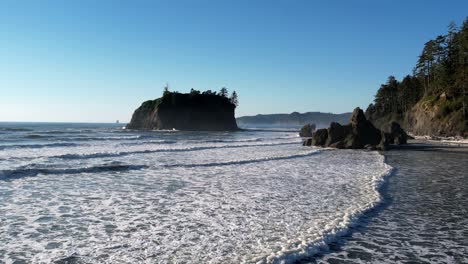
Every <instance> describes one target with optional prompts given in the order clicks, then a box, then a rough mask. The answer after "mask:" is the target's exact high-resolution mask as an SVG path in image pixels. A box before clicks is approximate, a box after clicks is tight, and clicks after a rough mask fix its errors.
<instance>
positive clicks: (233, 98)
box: [163, 84, 239, 107]
mask: <svg viewBox="0 0 468 264" xmlns="http://www.w3.org/2000/svg"><path fill="white" fill-rule="evenodd" d="M171 93H177V92H171V91H169V85H168V84H166V86H164V91H163V96H166V95H169V94H171ZM200 94H202V95H216V96H221V97H224V98H227V99H229V102H231V103H232V104H234V105H235V106H236V107H237V106H238V105H239V98H238V96H237V92H236V91H233V92H232V93H231V95H229V92H228V89H227V88H226V87H223V88H221V89H220V90H219V92H216V91H212V90H206V91H204V92H200V91H199V90H195V89H193V88H192V89H190V95H191V96H194V95H200Z"/></svg>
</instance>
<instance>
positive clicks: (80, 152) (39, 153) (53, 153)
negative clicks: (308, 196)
mask: <svg viewBox="0 0 468 264" xmlns="http://www.w3.org/2000/svg"><path fill="white" fill-rule="evenodd" d="M287 144H299V143H298V142H296V141H276V142H265V143H254V144H209V145H207V144H200V145H198V144H192V145H191V146H189V147H177V146H175V144H172V145H171V147H167V145H165V144H162V145H156V146H153V147H150V148H148V145H144V144H142V145H135V146H128V147H122V146H116V145H103V146H102V145H91V146H86V147H85V146H83V147H79V146H77V147H73V148H72V149H71V150H72V151H70V148H43V149H27V150H24V149H23V150H18V149H14V150H9V151H0V158H3V159H5V160H6V159H17V158H38V157H50V158H62V157H64V158H80V157H83V158H88V157H89V158H93V157H94V156H95V157H100V156H118V155H128V154H132V152H135V154H138V152H140V153H147V152H152V151H153V152H165V151H166V152H171V151H197V150H204V149H210V148H242V147H257V146H258V147H262V146H279V145H287ZM150 146H151V145H150ZM110 150H111V151H110ZM117 150H124V151H117Z"/></svg>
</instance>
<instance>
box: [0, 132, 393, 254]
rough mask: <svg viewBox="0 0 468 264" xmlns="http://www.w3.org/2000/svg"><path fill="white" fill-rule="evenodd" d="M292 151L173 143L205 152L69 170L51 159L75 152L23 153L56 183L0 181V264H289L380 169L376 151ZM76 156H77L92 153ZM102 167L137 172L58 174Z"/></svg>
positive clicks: (375, 180)
mask: <svg viewBox="0 0 468 264" xmlns="http://www.w3.org/2000/svg"><path fill="white" fill-rule="evenodd" d="M257 136H258V135H257ZM239 140H242V138H240V139H239ZM296 140H297V138H296ZM293 142H294V141H292V140H291V139H288V140H285V139H274V140H273V139H270V141H268V140H267V141H263V140H262V142H240V143H239V142H233V143H230V144H213V145H211V144H212V143H209V144H207V143H201V144H197V143H195V142H193V143H187V142H183V143H181V144H179V143H178V144H179V145H178V144H176V146H175V148H182V147H185V148H195V147H208V148H204V149H197V150H194V151H176V152H148V153H133V154H129V155H126V156H115V157H95V158H92V159H70V160H66V159H54V158H52V159H51V158H50V156H53V155H57V154H59V153H71V152H73V151H76V147H74V148H73V151H72V150H71V149H70V148H68V149H66V148H64V149H63V150H61V151H58V150H57V149H55V148H54V149H46V148H43V149H40V150H39V151H35V152H33V153H34V154H37V155H43V156H45V157H43V158H39V159H37V158H33V157H32V156H31V153H26V154H24V155H23V158H24V159H25V160H24V161H23V160H21V161H22V162H24V164H23V165H24V166H32V164H33V163H34V164H36V165H34V167H39V168H40V167H41V166H50V167H52V168H64V169H63V172H64V173H63V174H60V175H58V174H54V175H50V174H39V175H37V176H36V177H24V178H18V179H15V180H13V181H8V182H0V197H2V199H0V221H1V222H0V245H2V246H0V249H2V250H4V251H5V252H6V253H4V254H3V253H1V251H0V261H2V260H3V261H4V262H7V263H8V262H13V259H15V258H20V259H21V257H18V256H16V257H15V253H17V252H23V254H24V259H26V260H27V261H28V262H51V261H56V260H61V259H62V260H63V259H64V258H67V257H78V258H81V259H82V260H84V261H85V262H92V263H115V262H117V263H136V262H142V261H146V262H150V263H154V262H158V263H167V262H190V263H193V262H196V263H251V262H260V263H282V262H285V263H288V262H293V261H295V260H297V259H301V258H303V257H305V256H309V255H312V254H314V253H316V252H318V251H319V250H321V249H323V248H326V245H327V243H329V242H330V241H332V240H334V239H335V238H336V237H337V236H339V235H342V234H344V233H346V232H347V230H348V228H349V226H350V225H352V224H353V222H355V221H357V220H358V219H359V216H360V215H361V214H362V213H363V212H365V211H366V210H369V209H371V208H373V207H374V206H375V205H376V204H377V203H379V201H380V199H381V197H380V195H379V193H378V188H379V185H380V184H381V182H382V181H383V177H384V175H387V174H388V173H389V170H390V168H389V167H388V166H387V165H386V164H385V163H384V162H383V161H384V160H383V157H382V156H381V155H379V154H378V153H376V152H365V151H323V152H321V153H319V154H317V155H314V154H316V153H317V151H316V150H314V149H310V148H304V147H301V146H300V142H299V141H298V142H297V144H291V143H293ZM246 143H252V144H246ZM184 144H185V145H184ZM275 144H276V145H275ZM236 145H239V146H241V147H231V148H230V147H223V146H236ZM112 146H115V145H112V144H109V143H106V144H102V145H98V146H96V149H99V150H106V151H108V150H109V148H111V147H112ZM210 146H213V147H210ZM166 148H167V145H165V146H158V145H156V146H153V145H151V146H146V145H144V146H132V147H131V148H129V149H126V150H133V151H137V150H156V149H166ZM171 148H173V146H172V145H171ZM85 150H86V151H85V153H77V154H86V153H92V152H91V151H92V150H93V149H92V147H88V148H86V149H85ZM98 153H99V152H98ZM10 154H11V153H10ZM19 154H22V153H21V152H16V153H14V155H19ZM28 157H29V158H28ZM110 161H113V162H120V163H118V164H121V163H122V164H132V165H135V164H139V165H142V166H143V165H144V166H145V167H146V169H143V170H136V171H127V170H124V171H107V170H100V171H96V172H95V171H87V170H84V171H83V173H79V172H80V171H77V173H75V174H67V173H66V172H67V170H68V169H69V168H82V167H86V168H87V167H91V168H93V167H96V166H98V165H99V164H103V163H105V162H110ZM1 164H3V165H2V166H4V167H7V166H11V165H12V164H14V163H13V161H2V162H1ZM8 164H9V165H8ZM9 168H10V167H9ZM91 172H92V173H91Z"/></svg>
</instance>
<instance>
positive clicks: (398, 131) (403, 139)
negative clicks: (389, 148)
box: [385, 122, 408, 145]
mask: <svg viewBox="0 0 468 264" xmlns="http://www.w3.org/2000/svg"><path fill="white" fill-rule="evenodd" d="M385 132H386V133H387V137H388V140H389V143H390V144H396V145H402V144H406V143H407V142H408V135H407V134H406V132H405V131H404V130H403V128H401V126H400V124H398V123H397V122H391V123H390V124H388V125H387V128H386V131H385Z"/></svg>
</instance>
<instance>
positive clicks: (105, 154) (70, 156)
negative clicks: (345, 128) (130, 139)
mask: <svg viewBox="0 0 468 264" xmlns="http://www.w3.org/2000/svg"><path fill="white" fill-rule="evenodd" d="M291 144H296V145H297V142H284V143H265V144H245V145H223V146H200V147H186V148H162V149H146V150H135V151H121V152H99V153H90V154H63V155H57V156H50V158H57V159H94V158H109V157H122V156H128V155H134V154H148V153H158V152H186V151H200V150H208V149H230V148H245V147H262V146H281V145H291Z"/></svg>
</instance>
